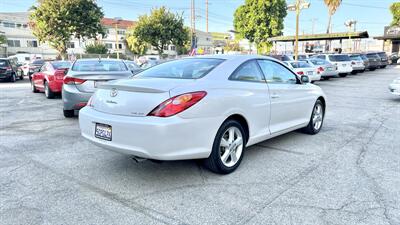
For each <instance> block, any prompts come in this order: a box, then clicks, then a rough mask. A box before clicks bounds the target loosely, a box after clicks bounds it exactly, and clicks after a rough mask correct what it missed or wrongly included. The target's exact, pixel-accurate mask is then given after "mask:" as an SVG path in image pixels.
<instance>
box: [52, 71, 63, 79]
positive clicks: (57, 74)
mask: <svg viewBox="0 0 400 225" xmlns="http://www.w3.org/2000/svg"><path fill="white" fill-rule="evenodd" d="M54 76H55V77H56V79H57V80H62V79H63V78H64V76H65V73H64V70H56V72H54Z"/></svg>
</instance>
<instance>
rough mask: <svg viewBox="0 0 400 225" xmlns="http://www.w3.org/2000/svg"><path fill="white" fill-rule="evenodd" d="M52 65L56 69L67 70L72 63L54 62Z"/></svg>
mask: <svg viewBox="0 0 400 225" xmlns="http://www.w3.org/2000/svg"><path fill="white" fill-rule="evenodd" d="M51 65H53V67H54V69H66V68H69V67H70V66H71V62H68V61H55V62H52V63H51Z"/></svg>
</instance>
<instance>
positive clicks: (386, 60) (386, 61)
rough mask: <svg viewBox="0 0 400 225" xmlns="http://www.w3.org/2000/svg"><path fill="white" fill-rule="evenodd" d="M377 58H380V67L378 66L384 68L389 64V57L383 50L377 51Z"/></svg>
mask: <svg viewBox="0 0 400 225" xmlns="http://www.w3.org/2000/svg"><path fill="white" fill-rule="evenodd" d="M376 54H378V56H379V58H381V67H380V68H385V67H386V66H387V65H388V64H389V58H388V56H387V55H386V53H385V52H378V53H376Z"/></svg>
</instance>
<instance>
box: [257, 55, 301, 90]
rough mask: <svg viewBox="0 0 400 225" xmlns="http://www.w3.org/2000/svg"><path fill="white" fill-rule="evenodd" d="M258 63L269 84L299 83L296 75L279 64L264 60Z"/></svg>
mask: <svg viewBox="0 0 400 225" xmlns="http://www.w3.org/2000/svg"><path fill="white" fill-rule="evenodd" d="M257 61H258V63H259V64H260V67H261V70H262V71H263V73H264V75H265V77H266V79H267V83H284V84H296V83H297V79H296V75H295V74H293V73H292V72H291V71H290V70H289V69H287V68H286V67H284V66H282V65H280V64H279V63H276V62H273V61H270V60H263V59H260V60H257Z"/></svg>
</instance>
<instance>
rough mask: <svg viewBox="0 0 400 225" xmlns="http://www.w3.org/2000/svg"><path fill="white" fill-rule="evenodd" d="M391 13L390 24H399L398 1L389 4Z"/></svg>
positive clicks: (399, 11) (399, 9) (399, 4)
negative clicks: (391, 19)
mask: <svg viewBox="0 0 400 225" xmlns="http://www.w3.org/2000/svg"><path fill="white" fill-rule="evenodd" d="M390 11H391V12H392V15H393V21H392V24H391V25H392V26H400V2H395V3H393V4H392V5H391V6H390Z"/></svg>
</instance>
